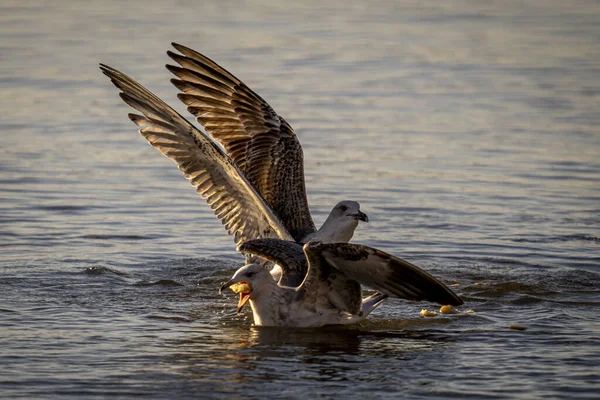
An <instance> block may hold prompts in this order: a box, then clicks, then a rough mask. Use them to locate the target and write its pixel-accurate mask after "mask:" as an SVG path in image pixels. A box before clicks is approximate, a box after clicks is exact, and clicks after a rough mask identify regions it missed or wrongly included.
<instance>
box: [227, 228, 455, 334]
mask: <svg viewBox="0 0 600 400" xmlns="http://www.w3.org/2000/svg"><path fill="white" fill-rule="evenodd" d="M238 250H239V251H241V252H242V253H251V254H253V255H255V256H260V257H262V258H265V259H267V260H269V261H272V262H275V263H277V264H278V265H280V266H281V268H282V270H283V274H284V275H291V276H301V277H302V282H301V284H299V285H298V286H297V287H289V286H283V285H281V284H278V283H277V282H275V281H274V280H273V279H272V278H271V276H270V274H269V273H268V271H267V270H265V269H264V268H263V267H262V266H260V265H258V264H247V265H245V266H243V267H242V268H240V269H239V270H237V271H236V272H235V274H234V275H233V277H232V278H231V279H230V280H229V281H228V282H227V283H225V284H224V285H223V286H221V289H220V292H222V291H223V290H225V289H227V288H231V289H232V290H234V291H236V292H238V293H239V294H240V299H239V303H238V312H239V311H241V309H242V307H243V306H244V304H246V303H247V302H249V303H250V306H251V308H252V313H253V318H254V324H255V325H257V326H286V327H320V326H323V325H345V324H352V323H357V322H360V321H362V320H364V319H365V318H366V317H367V316H368V315H369V314H370V313H371V311H373V310H374V309H375V308H377V307H378V306H379V305H380V304H381V303H382V302H383V300H385V299H386V298H387V297H388V296H389V297H397V298H401V299H408V300H427V301H432V302H436V303H439V304H443V305H448V304H449V305H454V306H458V305H461V304H463V301H462V300H461V298H460V297H458V296H457V295H456V294H455V293H454V292H453V291H452V290H450V289H449V288H448V287H447V286H446V285H444V284H443V283H442V282H440V281H438V280H437V279H436V278H434V277H433V276H432V275H430V274H428V273H427V272H425V271H423V270H422V269H420V268H418V267H417V266H415V265H413V264H411V263H409V262H407V261H404V260H402V259H400V258H397V257H395V256H393V255H391V254H388V253H385V252H383V251H381V250H378V249H375V248H372V247H368V246H363V245H359V244H350V243H322V242H308V243H306V244H304V245H301V244H299V243H295V242H289V241H284V240H280V239H272V238H270V239H256V240H251V241H248V242H245V243H243V244H241V245H240V246H239V248H238ZM361 285H366V286H370V287H371V288H373V289H375V290H378V291H379V292H380V293H376V294H374V295H372V296H370V297H367V298H366V299H364V300H363V299H362V290H361Z"/></svg>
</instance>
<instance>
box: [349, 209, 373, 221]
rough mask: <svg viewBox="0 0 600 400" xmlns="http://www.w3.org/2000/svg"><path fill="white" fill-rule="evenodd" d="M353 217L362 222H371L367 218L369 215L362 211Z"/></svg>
mask: <svg viewBox="0 0 600 400" xmlns="http://www.w3.org/2000/svg"><path fill="white" fill-rule="evenodd" d="M353 217H355V218H356V219H358V220H360V221H364V222H369V217H367V214H365V213H364V212H362V211H359V212H358V214H354V215H353Z"/></svg>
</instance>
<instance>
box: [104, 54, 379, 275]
mask: <svg viewBox="0 0 600 400" xmlns="http://www.w3.org/2000/svg"><path fill="white" fill-rule="evenodd" d="M173 46H174V47H175V49H177V50H178V51H179V53H174V52H171V51H169V52H168V55H169V56H170V57H171V58H172V59H173V60H174V61H176V62H177V63H178V64H179V66H174V65H167V68H168V69H169V70H170V71H171V72H172V73H173V74H175V75H176V76H177V79H172V80H171V82H172V83H173V84H174V85H175V86H176V87H178V88H179V89H180V90H181V91H182V93H179V95H178V98H179V99H180V100H181V101H183V102H184V103H185V104H186V105H187V106H188V110H189V111H190V112H191V113H192V114H194V115H195V116H196V119H197V121H198V122H199V123H200V124H201V125H202V126H203V128H204V130H205V131H206V132H207V133H208V134H206V133H204V132H202V131H201V130H199V129H197V128H196V127H195V126H194V125H192V124H191V123H189V122H188V121H187V120H186V119H185V118H184V117H182V116H181V115H180V114H178V113H177V112H176V111H175V110H173V109H172V108H171V107H169V106H168V105H167V104H166V103H164V102H163V101H162V100H160V99H159V98H158V97H157V96H155V95H154V94H153V93H151V92H150V91H149V90H148V89H146V88H144V87H143V86H142V85H140V84H139V83H137V82H136V81H134V80H133V79H131V78H130V77H129V76H127V75H125V74H123V73H122V72H120V71H118V70H117V69H114V68H112V67H109V66H107V65H104V64H100V69H101V70H102V72H103V73H104V74H105V75H107V76H108V77H109V78H110V79H111V81H112V82H113V83H114V84H115V86H117V87H118V88H119V89H120V90H121V93H120V96H121V98H122V99H123V101H124V102H125V103H127V104H128V105H130V106H131V107H133V108H134V109H136V110H137V111H139V112H140V113H141V115H140V114H129V118H130V119H131V120H132V121H133V122H134V123H135V124H137V125H138V126H139V127H140V128H141V129H140V133H141V134H142V136H144V137H145V138H146V140H147V141H148V142H149V143H150V144H151V145H152V146H153V147H154V148H156V149H157V150H158V151H160V152H161V153H162V154H164V155H165V156H167V157H168V158H169V159H171V160H172V161H174V162H175V163H176V164H177V166H178V167H179V169H180V170H181V171H182V172H183V174H184V175H185V177H186V178H187V179H188V180H189V181H190V183H191V184H192V185H193V186H194V187H195V188H196V191H197V192H198V193H199V194H200V195H202V197H203V198H204V199H205V200H206V201H207V203H208V204H209V206H210V207H211V208H212V210H213V211H214V212H215V214H216V216H217V217H218V218H219V219H220V220H221V222H222V223H223V225H224V226H225V228H226V230H227V232H228V233H229V234H231V235H233V236H234V240H235V243H236V244H237V245H239V244H241V243H244V242H246V241H248V240H252V239H260V238H278V239H282V240H289V241H295V242H299V243H304V242H307V241H322V242H348V241H349V240H350V239H351V238H352V235H353V234H354V230H355V229H356V227H357V225H358V222H359V221H365V222H367V221H368V218H367V216H366V214H364V213H363V212H361V211H360V206H359V204H358V203H357V202H355V201H342V202H340V203H338V204H337V205H336V206H335V207H334V208H333V209H332V210H331V212H330V214H329V216H328V217H327V219H326V221H325V223H324V224H323V225H322V226H321V228H320V229H318V230H317V229H316V228H315V225H314V223H313V220H312V217H311V214H310V211H309V209H308V200H307V198H306V189H305V184H304V162H303V153H302V147H301V146H300V142H299V141H298V138H297V137H296V134H295V133H294V130H293V129H292V127H291V126H290V125H289V124H288V123H287V122H286V121H285V120H284V119H283V118H282V117H280V116H279V115H278V114H277V113H276V112H275V111H274V110H273V109H272V108H271V106H269V104H267V102H266V101H265V100H263V99H262V97H260V96H259V95H258V94H256V93H255V92H254V91H252V90H251V89H250V88H249V87H248V86H246V85H245V84H244V83H243V82H242V81H240V80H239V79H237V78H236V77H235V76H233V75H232V74H230V73H229V72H227V71H226V70H225V69H223V68H222V67H221V66H219V65H218V64H216V63H215V62H214V61H212V60H210V59H209V58H207V57H205V56H204V55H202V54H200V53H198V52H196V51H194V50H191V49H189V48H187V47H185V46H181V45H179V44H175V43H173ZM217 143H218V144H217ZM219 144H220V146H219ZM280 276H281V271H280V269H278V268H274V270H273V277H274V278H275V279H277V280H279V278H280Z"/></svg>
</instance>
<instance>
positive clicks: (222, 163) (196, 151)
mask: <svg viewBox="0 0 600 400" xmlns="http://www.w3.org/2000/svg"><path fill="white" fill-rule="evenodd" d="M100 69H101V70H102V72H103V73H104V74H105V75H106V76H108V77H109V78H110V79H111V81H112V82H113V83H114V84H115V86H116V87H118V88H119V89H121V91H122V92H121V93H120V96H121V98H122V99H123V101H124V102H125V103H127V104H129V105H130V106H131V107H133V108H135V109H136V110H138V111H139V112H141V113H142V114H143V115H138V114H129V118H130V119H131V120H132V121H133V122H135V123H136V124H137V125H138V126H140V127H141V128H142V129H140V133H141V134H142V136H144V137H145V138H146V140H148V142H149V143H150V144H151V145H152V146H154V148H156V149H157V150H158V151H160V152H161V153H163V154H164V155H165V156H167V157H168V158H169V159H171V160H173V161H174V162H175V163H176V164H177V166H178V167H179V169H180V170H181V172H183V173H184V175H185V177H186V178H187V179H188V180H189V181H190V183H191V184H192V185H193V186H194V187H196V191H197V192H198V193H200V194H201V195H202V197H204V199H205V200H206V201H207V203H208V204H209V206H210V207H211V208H212V209H213V210H214V212H215V214H216V215H217V217H218V218H219V219H220V220H221V222H222V223H223V225H225V228H226V229H227V232H228V233H229V234H231V235H234V238H235V242H236V244H239V243H241V242H244V241H246V240H249V239H256V238H263V237H279V238H281V239H286V240H291V239H292V237H291V235H290V234H289V233H288V231H287V230H286V228H285V226H284V225H283V224H282V223H281V221H280V220H279V219H278V217H277V216H276V215H275V213H273V210H271V208H270V207H269V206H268V204H266V203H265V201H264V200H263V198H262V197H261V196H260V194H258V193H257V192H256V190H255V189H254V188H253V186H252V185H251V184H250V183H249V182H248V181H247V180H246V178H245V177H244V174H243V173H242V172H241V171H240V170H239V169H238V168H237V166H236V165H235V164H234V163H233V162H232V161H231V160H230V159H229V157H228V156H227V155H226V154H225V153H224V152H223V150H221V149H220V148H219V146H217V145H216V144H215V143H214V142H213V141H212V140H211V139H210V138H209V137H208V136H206V135H205V134H204V133H202V132H201V131H199V130H198V129H196V128H195V127H194V126H193V125H191V124H190V123H189V122H188V121H186V120H185V118H183V117H182V116H181V115H179V114H178V113H177V112H176V111H175V110H173V109H172V108H171V107H169V106H168V105H167V104H165V103H164V102H163V101H162V100H160V99H159V98H158V97H156V96H155V95H154V94H152V93H151V92H150V91H149V90H148V89H146V88H144V87H143V86H142V85H140V84H139V83H137V82H136V81H134V80H133V79H131V78H130V77H128V76H127V75H125V74H123V73H121V72H120V71H118V70H116V69H114V68H111V67H109V66H107V65H103V64H100Z"/></svg>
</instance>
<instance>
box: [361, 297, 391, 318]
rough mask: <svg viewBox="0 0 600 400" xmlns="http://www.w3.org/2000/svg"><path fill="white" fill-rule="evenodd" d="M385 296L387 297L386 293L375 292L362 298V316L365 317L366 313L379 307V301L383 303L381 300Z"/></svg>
mask: <svg viewBox="0 0 600 400" xmlns="http://www.w3.org/2000/svg"><path fill="white" fill-rule="evenodd" d="M387 298H388V295H387V294H383V293H375V294H372V295H371V296H369V297H367V298H365V299H363V301H362V308H361V314H362V317H363V318H365V317H367V315H369V314H370V313H371V311H373V310H374V309H376V308H377V307H379V306H380V305H381V303H383V301H384V300H385V299H387Z"/></svg>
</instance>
